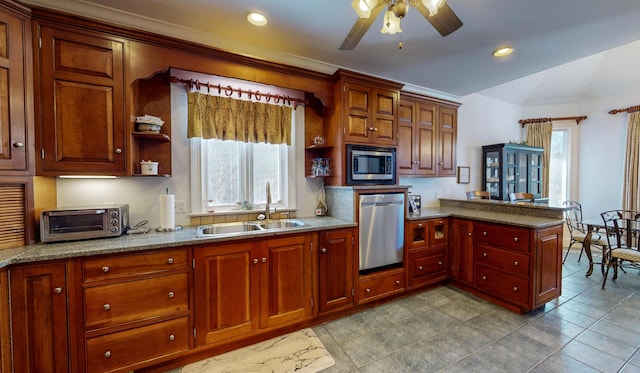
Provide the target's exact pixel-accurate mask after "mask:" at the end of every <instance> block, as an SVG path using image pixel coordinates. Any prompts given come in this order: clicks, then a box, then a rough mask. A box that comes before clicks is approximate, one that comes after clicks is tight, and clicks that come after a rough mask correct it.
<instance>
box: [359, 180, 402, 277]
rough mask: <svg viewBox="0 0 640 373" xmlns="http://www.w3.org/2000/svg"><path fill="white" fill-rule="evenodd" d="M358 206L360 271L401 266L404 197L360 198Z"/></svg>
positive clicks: (398, 194)
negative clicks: (394, 265) (395, 265)
mask: <svg viewBox="0 0 640 373" xmlns="http://www.w3.org/2000/svg"><path fill="white" fill-rule="evenodd" d="M358 203H359V207H360V212H359V215H358V227H359V231H360V232H359V236H358V237H359V241H360V271H361V272H362V271H364V272H369V271H372V270H374V269H378V268H381V267H387V266H391V265H393V264H398V263H402V256H403V253H404V194H403V193H390V194H368V195H361V196H360V199H359V201H358Z"/></svg>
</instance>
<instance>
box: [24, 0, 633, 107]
mask: <svg viewBox="0 0 640 373" xmlns="http://www.w3.org/2000/svg"><path fill="white" fill-rule="evenodd" d="M22 2H23V3H25V4H28V5H39V6H42V7H46V8H52V9H57V10H61V11H65V12H70V13H73V14H79V15H84V16H89V17H92V18H98V19H102V20H105V21H109V22H112V23H117V24H122V25H128V26H133V27H136V28H140V29H143V30H147V31H152V32H158V33H163V34H167V35H171V36H175V37H178V38H184V39H188V40H192V41H194V42H197V43H201V44H206V45H210V46H214V47H217V48H220V49H223V50H228V51H231V52H235V53H240V54H244V55H249V56H253V57H256V58H262V59H267V60H270V61H276V62H282V63H287V64H291V65H295V66H300V67H305V68H310V69H313V70H318V71H322V72H327V73H333V71H335V70H336V69H337V68H338V67H344V68H347V69H350V70H355V71H360V72H364V73H367V74H370V75H375V76H379V77H383V78H387V79H391V80H395V81H399V82H403V83H407V84H408V86H409V89H410V90H418V91H419V90H421V89H425V90H426V91H428V93H432V94H436V95H438V94H440V95H441V96H445V97H452V98H457V97H460V96H464V95H467V94H471V93H481V94H486V95H488V96H491V97H495V98H498V99H501V100H504V101H508V102H512V103H515V104H519V105H523V106H527V105H540V104H549V103H552V104H557V103H567V102H576V101H579V100H585V99H590V98H594V97H595V96H598V95H600V96H601V95H606V94H610V93H611V92H616V91H619V90H620V89H621V88H624V89H626V88H627V87H634V86H637V85H638V84H639V83H640V73H638V71H640V69H638V68H637V66H639V65H640V44H639V43H637V42H636V43H633V42H635V41H637V40H640V0H607V1H603V0H535V1H533V0H447V3H448V4H449V6H450V7H451V9H453V11H454V12H455V13H456V14H457V15H458V17H459V18H460V19H461V20H462V22H463V26H462V28H460V29H459V30H457V31H455V32H454V33H453V34H451V35H449V36H447V37H442V36H440V34H438V33H437V32H436V31H435V29H434V28H433V27H432V26H431V25H430V24H429V23H428V22H427V21H426V20H425V19H424V18H422V16H421V15H420V14H419V13H418V12H417V11H416V10H415V9H410V11H409V13H408V15H407V16H406V17H405V19H403V21H402V24H401V26H402V30H403V32H402V34H401V35H402V42H403V44H404V48H403V49H401V50H399V49H398V48H397V44H398V41H399V34H396V35H388V34H385V35H383V34H381V33H380V31H379V30H380V28H381V27H382V15H381V16H380V17H379V19H377V20H376V22H375V23H374V24H373V26H372V27H371V29H369V31H368V32H367V33H366V34H365V35H364V37H363V38H362V40H361V41H360V43H359V44H358V46H357V47H356V48H355V49H354V50H351V51H341V50H339V49H338V47H339V46H340V44H341V43H342V41H343V39H344V37H345V36H346V35H347V33H348V32H349V30H350V29H351V27H352V26H353V23H354V22H355V20H356V15H355V12H354V11H353V9H352V8H351V0H316V1H309V0H302V1H292V0H269V1H266V0H262V1H260V0H22ZM248 10H260V11H262V12H263V13H264V14H266V15H267V17H268V18H269V23H268V25H267V26H266V27H264V28H256V27H255V26H252V25H250V24H248V23H247V22H246V21H245V19H244V16H245V13H246V12H247V11H248ZM504 44H509V45H512V46H513V47H515V52H514V54H512V55H511V56H509V57H507V58H505V59H503V60H497V59H495V58H494V57H492V56H491V52H492V51H493V50H494V49H496V48H498V47H500V46H502V45H504ZM618 47H619V48H618ZM585 57H588V58H585ZM572 61H573V62H572ZM570 62H571V63H570ZM519 78H524V80H522V81H519V82H518V84H515V83H514V82H512V81H514V80H516V79H519ZM523 82H524V84H522V83H523Z"/></svg>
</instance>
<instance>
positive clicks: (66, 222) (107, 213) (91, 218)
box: [40, 204, 129, 242]
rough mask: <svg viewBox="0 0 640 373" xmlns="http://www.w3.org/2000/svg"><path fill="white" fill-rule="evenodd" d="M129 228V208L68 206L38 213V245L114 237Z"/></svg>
mask: <svg viewBox="0 0 640 373" xmlns="http://www.w3.org/2000/svg"><path fill="white" fill-rule="evenodd" d="M128 228H129V205H127V204H123V205H105V206H89V207H69V208H61V209H55V210H44V211H42V212H41V213H40V240H41V241H42V242H59V241H76V240H88V239H92V238H105V237H118V236H120V235H122V234H123V233H125V232H126V231H127V229H128Z"/></svg>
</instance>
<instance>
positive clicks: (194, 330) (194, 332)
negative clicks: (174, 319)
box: [193, 328, 197, 339]
mask: <svg viewBox="0 0 640 373" xmlns="http://www.w3.org/2000/svg"><path fill="white" fill-rule="evenodd" d="M196 334H197V333H196V328H193V339H196Z"/></svg>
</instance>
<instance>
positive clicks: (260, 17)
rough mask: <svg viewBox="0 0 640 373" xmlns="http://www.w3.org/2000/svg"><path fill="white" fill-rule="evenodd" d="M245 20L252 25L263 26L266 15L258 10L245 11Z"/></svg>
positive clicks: (265, 22)
mask: <svg viewBox="0 0 640 373" xmlns="http://www.w3.org/2000/svg"><path fill="white" fill-rule="evenodd" d="M247 21H249V23H251V24H252V25H254V26H265V25H266V24H267V17H265V16H264V14H260V13H258V12H249V13H247Z"/></svg>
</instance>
